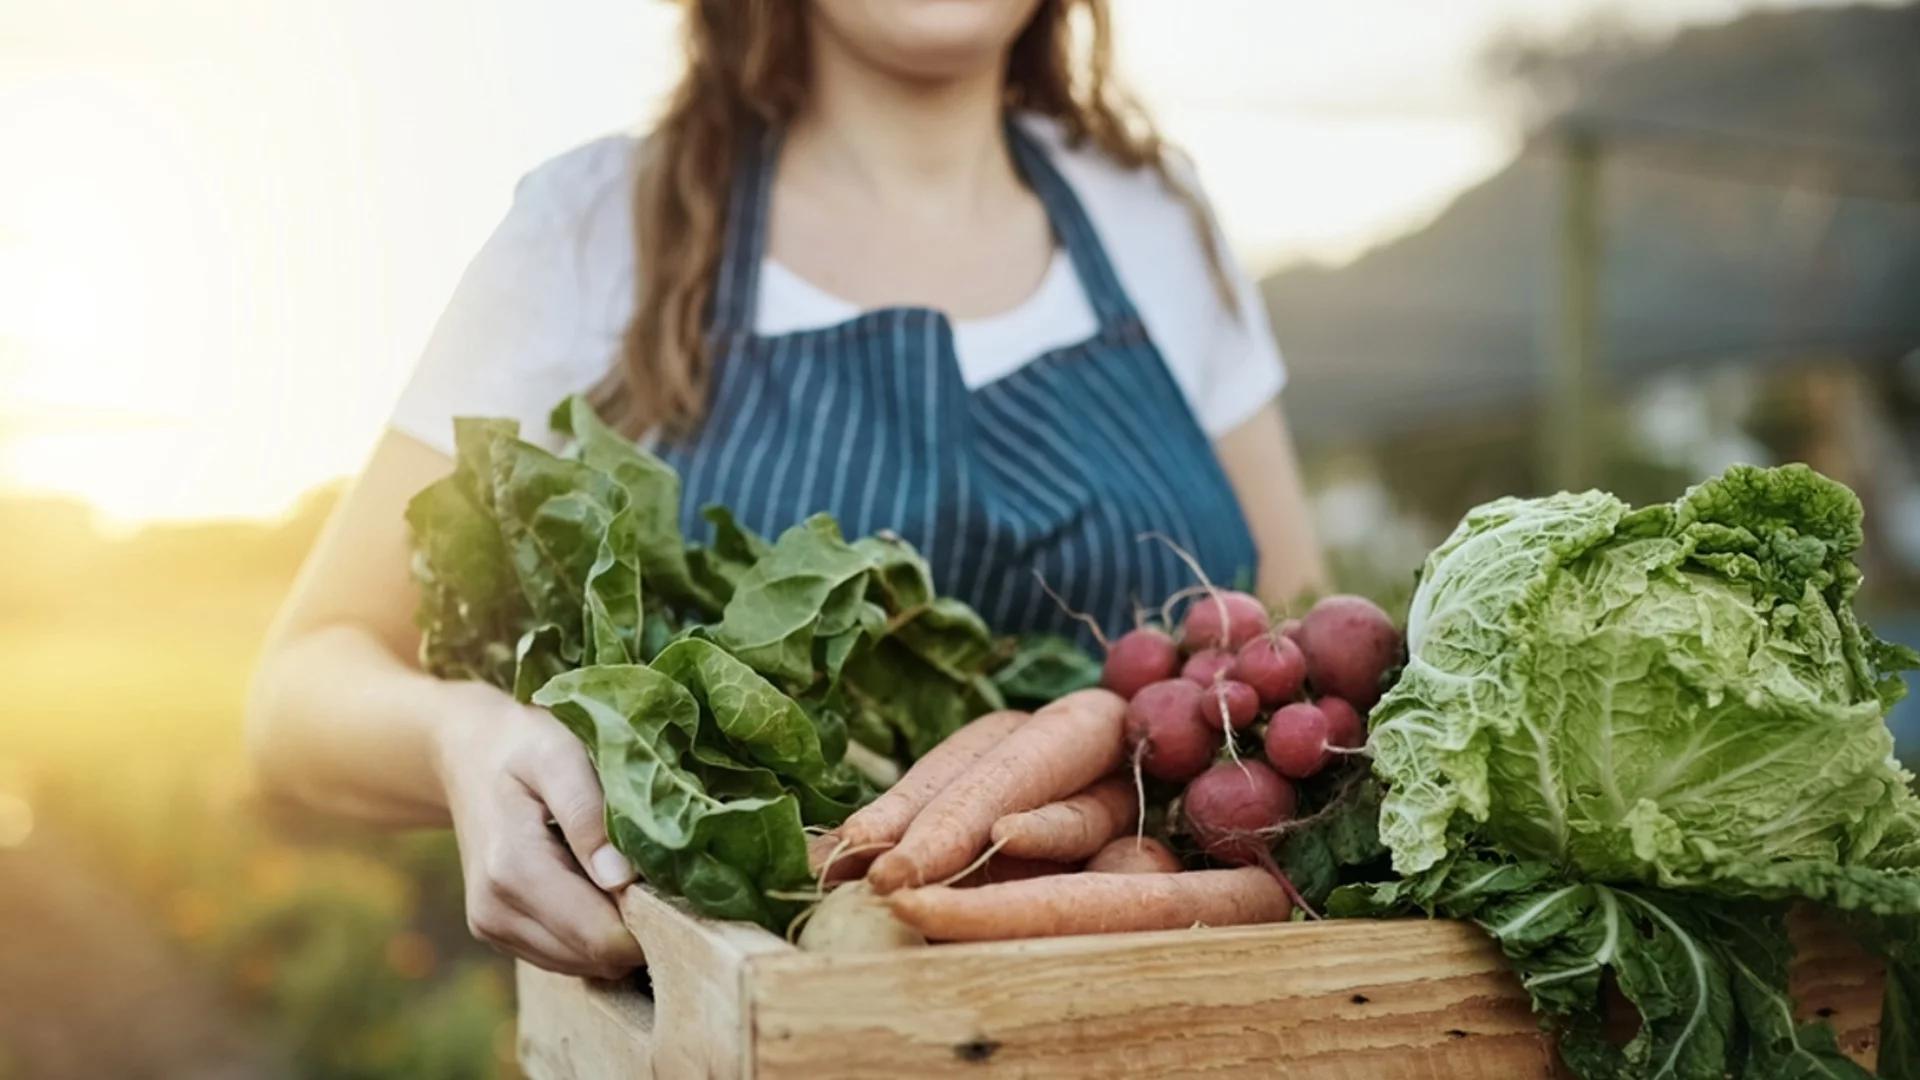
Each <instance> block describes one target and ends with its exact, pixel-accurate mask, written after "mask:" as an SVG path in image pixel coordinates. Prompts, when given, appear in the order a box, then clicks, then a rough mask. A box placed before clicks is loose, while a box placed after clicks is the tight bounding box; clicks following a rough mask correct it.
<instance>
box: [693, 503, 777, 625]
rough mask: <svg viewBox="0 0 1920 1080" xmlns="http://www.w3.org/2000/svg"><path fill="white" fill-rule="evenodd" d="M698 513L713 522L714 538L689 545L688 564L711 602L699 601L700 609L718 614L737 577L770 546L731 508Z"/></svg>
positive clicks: (719, 507)
mask: <svg viewBox="0 0 1920 1080" xmlns="http://www.w3.org/2000/svg"><path fill="white" fill-rule="evenodd" d="M700 516H701V517H704V518H706V519H707V521H708V523H709V524H711V525H712V526H713V529H714V541H713V544H712V546H710V547H698V546H689V547H688V548H687V567H688V572H689V573H690V574H692V576H693V580H694V582H695V584H696V585H697V586H698V588H700V589H701V590H702V591H703V593H704V594H705V595H706V596H708V597H711V598H712V602H711V604H703V605H701V611H702V613H703V614H706V615H713V616H718V615H719V614H720V612H721V611H722V610H723V609H724V608H725V607H726V604H727V601H729V600H731V599H733V592H734V590H735V589H736V588H738V587H739V584H740V579H741V578H743V577H745V576H746V573H747V571H748V570H751V569H752V568H753V565H754V564H755V563H757V562H759V561H760V560H761V559H762V558H765V557H766V554H767V552H768V551H770V550H772V549H771V546H770V545H768V543H767V542H766V541H765V540H762V539H761V538H760V537H759V536H757V535H755V534H754V533H753V532H752V531H751V530H749V529H747V528H745V527H743V526H742V525H741V524H740V523H739V522H738V521H735V520H734V517H733V511H731V510H729V509H727V508H726V507H724V506H708V507H705V508H704V509H702V510H701V512H700Z"/></svg>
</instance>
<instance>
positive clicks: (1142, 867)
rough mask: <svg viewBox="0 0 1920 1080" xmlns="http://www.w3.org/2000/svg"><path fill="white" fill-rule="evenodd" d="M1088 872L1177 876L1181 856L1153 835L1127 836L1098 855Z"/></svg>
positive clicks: (1090, 862)
mask: <svg viewBox="0 0 1920 1080" xmlns="http://www.w3.org/2000/svg"><path fill="white" fill-rule="evenodd" d="M1087 871H1088V872H1089V873H1096V874H1177V873H1179V872H1180V856H1178V855H1175V854H1174V853H1173V850H1172V849H1171V848H1169V847H1167V845H1165V844H1163V843H1161V842H1160V841H1158V840H1155V839H1154V838H1153V837H1151V836H1123V837H1121V838H1120V839H1118V840H1115V841H1114V842H1113V843H1111V844H1108V845H1107V846H1106V847H1103V848H1101V849H1100V850H1099V851H1097V852H1095V853H1094V856H1093V858H1091V859H1088V860H1087Z"/></svg>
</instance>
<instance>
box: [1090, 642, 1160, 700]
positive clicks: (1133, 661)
mask: <svg viewBox="0 0 1920 1080" xmlns="http://www.w3.org/2000/svg"><path fill="white" fill-rule="evenodd" d="M1179 670H1180V646H1179V645H1177V644H1175V643H1174V640H1173V635H1171V634H1169V633H1167V632H1166V631H1165V630H1159V629H1156V628H1154V627H1151V626H1143V627H1141V628H1140V629H1138V630H1129V631H1127V632H1126V633H1124V634H1122V635H1120V637H1119V638H1118V639H1117V640H1115V641H1114V643H1113V644H1112V645H1111V646H1109V647H1108V649H1107V662H1106V664H1104V665H1103V666H1102V667H1101V669H1100V685H1101V686H1104V687H1106V688H1107V689H1109V690H1111V691H1113V692H1114V693H1116V694H1119V695H1120V696H1121V697H1123V698H1132V697H1133V695H1135V694H1137V693H1139V692H1140V690H1141V688H1142V687H1144V686H1146V685H1147V684H1148V683H1156V682H1159V681H1160V680H1162V679H1171V678H1173V677H1174V675H1175V674H1176V673H1177V672H1178V671H1179Z"/></svg>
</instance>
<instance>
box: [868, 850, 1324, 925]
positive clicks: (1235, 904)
mask: <svg viewBox="0 0 1920 1080" xmlns="http://www.w3.org/2000/svg"><path fill="white" fill-rule="evenodd" d="M886 900H887V907H888V908H889V909H890V910H892V912H893V914H894V916H895V917H896V918H898V919H899V920H900V921H902V922H904V923H906V924H907V925H908V926H911V927H913V928H914V929H916V930H918V931H920V932H921V933H922V934H924V935H925V936H926V937H927V939H928V940H930V941H1005V940H1010V939H1014V938H1036V937H1060V936H1067V935H1074V934H1122V933H1133V932H1135V931H1140V930H1179V929H1183V928H1185V927H1190V926H1195V925H1201V926H1237V925H1241V924H1245V923H1265V922H1281V921H1283V920H1285V919H1286V918H1287V917H1288V916H1289V915H1290V914H1291V913H1292V911H1293V906H1292V904H1291V903H1289V902H1288V900H1287V893H1286V890H1284V889H1282V888H1281V887H1280V883H1279V882H1277V881H1275V880H1274V879H1273V875H1271V874H1269V873H1267V872H1266V871H1265V870H1262V869H1260V868H1258V867H1252V866H1243V867H1240V868H1238V869H1234V870H1192V871H1188V872H1187V873H1184V874H1096V873H1084V874H1062V875H1058V876H1055V877H1042V878H1031V879H1029V880H1026V881H1009V882H1006V883H1004V884H1000V885H981V886H979V887H977V888H972V889H955V888H950V887H948V886H945V885H930V886H928V887H926V888H922V889H900V890H898V891H895V892H893V893H891V894H889V895H888V896H887V898H886Z"/></svg>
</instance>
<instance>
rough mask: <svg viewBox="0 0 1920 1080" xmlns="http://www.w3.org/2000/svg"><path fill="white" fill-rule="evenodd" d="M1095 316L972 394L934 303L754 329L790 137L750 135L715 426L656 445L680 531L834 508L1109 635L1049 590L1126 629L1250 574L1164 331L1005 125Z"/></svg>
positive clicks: (1061, 617)
mask: <svg viewBox="0 0 1920 1080" xmlns="http://www.w3.org/2000/svg"><path fill="white" fill-rule="evenodd" d="M1007 137H1008V139H1009V141H1010V144H1011V150H1012V154H1013V159H1014V163H1015V165H1016V166H1017V168H1018V169H1019V171H1020V173H1021V174H1022V175H1023V177H1024V178H1025V180H1026V182H1027V183H1028V185H1029V186H1030V187H1031V188H1032V189H1033V191H1034V192H1035V194H1036V195H1037V196H1038V197H1039V199H1040V201H1041V203H1042V205H1043V206H1044V207H1045V209H1046V212H1047V215H1048V218H1049V219H1050V221H1051V222H1052V226H1053V230H1054V233H1055V235H1056V237H1057V239H1058V240H1059V242H1060V243H1061V244H1062V245H1064V246H1065V248H1066V250H1067V253H1068V255H1069V257H1070V258H1071V259H1072V261H1073V267H1074V270H1075V271H1076V272H1077V273H1078V275H1079V279H1080V284H1081V287H1082V288H1083V289H1084V290H1085V291H1086V295H1087V297H1088V299H1089V301H1090V302H1091V305H1092V307H1093V310H1094V312H1095V314H1096V315H1097V316H1098V319H1099V329H1098V331H1097V332H1096V333H1095V334H1094V335H1093V336H1092V337H1091V338H1089V339H1087V340H1085V341H1082V342H1080V343H1078V344H1075V345H1070V346H1067V347H1064V348H1059V349H1055V350H1053V351H1051V352H1047V353H1044V354H1042V355H1041V356H1039V357H1037V358H1035V359H1034V360H1032V361H1031V362H1030V363H1028V364H1026V365H1025V366H1023V367H1020V368H1018V369H1016V370H1015V371H1014V372H1013V373H1011V374H1009V375H1007V376H1005V377H1003V378H1001V379H998V380H996V381H994V382H992V383H989V384H987V385H985V386H982V387H979V388H978V389H975V390H971V391H970V390H969V389H968V388H967V386H966V385H965V384H964V383H963V382H962V380H961V374H960V366H959V362H958V360H957V358H956V356H955V353H954V345H953V333H952V327H951V325H950V324H949V322H948V320H947V318H946V317H945V316H944V315H943V314H941V313H940V312H938V311H933V310H928V309H925V308H910V307H893V308H884V309H879V310H874V311H868V312H865V313H863V314H861V315H859V316H857V317H855V318H852V319H849V320H847V321H846V322H843V323H840V324H838V325H835V326H829V327H825V328H822V329H810V330H804V331H800V332H797V333H789V334H781V335H777V336H773V337H765V336H760V335H757V334H755V333H754V332H753V317H754V310H755V295H756V290H757V287H758V276H759V269H760V265H761V260H762V257H763V254H762V253H763V251H764V249H765V244H766V233H767V208H768V204H769V201H770V193H771V190H772V185H773V174H774V162H775V160H776V157H777V153H778V140H777V138H775V137H773V136H772V135H769V136H768V137H766V138H762V139H756V140H753V141H752V142H751V143H750V148H749V149H748V151H747V152H746V153H745V154H744V157H743V161H742V163H741V165H740V167H739V170H738V172H737V175H736V179H735V183H734V191H733V195H732V203H731V205H730V206H729V208H728V214H727V235H726V241H725V244H726V246H725V249H724V252H723V254H722V261H721V264H720V269H719V275H720V276H719V279H718V281H717V282H716V288H715V296H714V303H713V309H712V323H711V330H712V333H713V335H714V336H713V339H712V340H713V341H714V342H715V352H714V368H713V389H712V392H711V400H710V402H709V408H708V413H707V420H706V422H705V423H703V424H702V425H701V427H700V428H699V429H698V430H697V431H696V432H694V433H693V434H691V435H689V436H687V437H685V438H683V439H680V440H677V441H674V442H672V443H669V444H666V445H663V446H661V447H659V448H658V449H659V452H660V453H661V456H663V457H664V458H666V459H667V460H668V461H669V462H671V463H672V464H673V465H674V467H675V468H676V469H678V470H679V471H680V475H681V477H682V478H683V482H684V484H685V494H684V502H683V504H682V522H681V524H682V527H683V528H684V529H685V530H686V533H687V535H688V536H689V537H706V538H710V537H711V535H712V527H711V526H710V525H709V524H708V523H707V522H706V521H705V520H704V519H703V518H702V517H701V516H700V513H699V511H700V508H701V507H702V506H705V505H708V504H712V503H720V504H724V505H726V506H729V507H731V508H732V509H733V511H734V514H735V516H736V517H737V518H738V520H739V521H740V522H741V523H742V524H744V525H746V526H748V527H750V528H752V529H754V530H755V531H756V532H759V533H761V534H762V535H765V536H769V537H771V536H774V535H776V534H778V533H779V532H780V531H782V530H784V529H786V528H788V527H790V526H792V525H794V524H797V523H798V522H800V521H802V520H804V519H805V518H806V517H808V516H809V515H811V514H814V513H817V512H821V511H824V512H827V513H830V514H832V515H833V516H834V517H835V518H837V519H838V520H839V522H840V526H841V529H842V530H843V531H844V532H845V534H846V535H847V536H848V537H854V536H865V535H869V534H871V533H874V532H877V531H879V530H882V529H890V530H892V531H894V532H895V533H898V534H899V535H900V536H902V537H904V538H905V539H906V540H907V541H908V542H910V543H911V544H913V545H914V546H915V547H916V548H917V549H918V550H919V551H920V553H921V554H922V555H923V556H924V557H925V558H926V559H927V561H928V564H929V565H930V566H931V567H932V570H933V575H934V582H935V585H936V586H937V587H938V588H939V589H940V591H941V592H942V593H944V594H946V595H950V596H955V597H958V598H960V599H961V600H964V601H966V602H967V603H968V604H970V605H972V606H973V607H974V609H975V610H977V611H978V612H980V614H981V615H982V616H984V617H985V618H986V620H987V622H988V624H989V625H990V626H991V627H992V628H993V629H994V631H995V632H997V633H1026V632H1055V633H1062V634H1066V635H1068V636H1070V637H1073V638H1075V639H1076V640H1078V641H1080V642H1081V643H1082V644H1089V643H1090V637H1091V635H1090V634H1089V633H1088V632H1087V631H1086V630H1085V628H1084V627H1083V626H1082V625H1081V624H1080V623H1079V622H1077V621H1075V620H1074V619H1072V618H1071V617H1070V616H1069V615H1068V614H1067V613H1066V612H1065V611H1063V610H1062V609H1061V607H1060V605H1059V604H1057V603H1055V602H1054V601H1053V600H1052V599H1051V598H1050V597H1048V596H1047V595H1046V592H1045V591H1044V590H1043V589H1042V588H1041V587H1040V581H1039V580H1037V579H1036V572H1038V574H1039V575H1041V576H1043V577H1044V581H1045V583H1046V585H1047V586H1049V587H1050V588H1052V589H1053V590H1054V591H1055V592H1057V593H1058V594H1059V595H1060V597H1061V599H1062V600H1063V601H1064V602H1065V604H1066V605H1067V606H1069V607H1071V608H1073V609H1074V610H1075V611H1079V612H1084V613H1087V614H1090V615H1092V616H1093V617H1094V618H1095V619H1096V620H1097V621H1098V622H1099V623H1100V625H1101V626H1102V627H1103V628H1105V629H1106V631H1107V632H1108V633H1109V634H1111V633H1114V632H1116V631H1123V630H1125V629H1128V628H1131V627H1132V625H1133V622H1134V610H1135V604H1136V603H1137V604H1142V605H1145V606H1147V607H1149V608H1158V607H1159V605H1160V604H1161V602H1162V601H1163V600H1164V599H1165V598H1166V597H1167V596H1168V595H1170V594H1171V593H1173V592H1175V591H1176V590H1178V589H1181V588H1185V587H1186V586H1189V585H1192V584H1194V583H1195V580H1196V579H1195V578H1194V575H1193V573H1192V571H1191V570H1190V569H1189V568H1188V567H1187V566H1186V565H1184V564H1183V563H1182V562H1181V561H1180V560H1179V558H1178V557H1177V556H1176V555H1175V554H1174V553H1173V552H1172V551H1171V550H1170V549H1169V548H1168V547H1167V546H1166V545H1165V544H1164V543H1161V542H1160V541H1158V540H1155V539H1150V538H1148V537H1147V534H1151V533H1159V534H1162V535H1164V536H1165V537H1167V538H1169V539H1171V540H1173V541H1174V542H1175V543H1178V544H1179V545H1180V546H1181V547H1182V548H1184V549H1185V550H1186V551H1187V552H1189V553H1191V554H1192V555H1193V557H1194V558H1195V559H1196V560H1197V561H1198V562H1199V564H1200V565H1201V566H1202V567H1204V568H1205V570H1206V572H1207V575H1208V576H1209V577H1210V578H1211V579H1212V580H1213V581H1214V582H1216V583H1218V584H1222V585H1225V584H1231V583H1235V582H1238V583H1240V584H1242V585H1245V584H1247V583H1250V582H1251V580H1252V578H1253V573H1254V565H1255V552H1254V544H1253V537H1252V535H1251V533H1250V532H1249V530H1248V528H1247V524H1246V520H1245V518H1244V517H1243V516H1242V514H1241V509H1240V505H1239V503H1238V501H1237V500H1236V499H1235V496H1234V492H1233V489H1232V488H1231V487H1230V486H1229V484H1228V481H1227V478H1226V475H1225V473H1224V472H1223V471H1222V470H1221V467H1220V464H1219V462H1218V460H1217V459H1216V458H1215V457H1214V454H1213V447H1212V444H1211V443H1210V441H1209V440H1208V438H1207V436H1206V435H1205V433H1204V432H1203V431H1202V430H1201V428H1200V426H1199V424H1198V422H1197V421H1196V420H1195V418H1194V415H1193V413H1192V411H1191V410H1190V408H1189V407H1188V405H1187V402H1186V398H1185V396H1184V395H1183V394H1182V392H1181V389H1180V387H1179V385H1178V384H1177V383H1176V382H1175V381H1174V379H1173V376H1172V374H1171V373H1170V372H1169V371H1168V369H1167V366H1166V363H1165V362H1164V361H1163V360H1162V359H1161V356H1160V352H1159V350H1158V349H1157V348H1155V347H1154V344H1153V342H1152V341H1151V340H1150V339H1149V338H1148V337H1147V333H1146V329H1145V327H1144V326H1143V325H1142V323H1141V321H1140V316H1139V314H1138V313H1137V312H1135V310H1134V308H1133V304H1132V302H1131V301H1130V300H1129V299H1128V298H1127V294H1126V291H1125V290H1124V289H1123V288H1122V287H1121V285H1120V281H1119V279H1118V278H1117V277H1116V276H1115V274H1114V271H1113V267H1112V265H1111V264H1110V263H1109V262H1108V260H1107V255H1106V251H1105V249H1104V248H1103V247H1102V246H1101V243H1100V240H1099V238H1098V236H1096V235H1095V233H1094V230H1093V226H1092V224H1091V222H1090V221H1089V220H1088V219H1087V215H1086V212H1085V210H1084V209H1083V208H1082V207H1081V205H1080V201H1079V199H1078V198H1077V197H1076V196H1075V194H1074V192H1073V190H1072V188H1071V187H1070V186H1069V184H1068V183H1067V181H1066V180H1065V179H1064V178H1063V177H1062V176H1061V175H1060V174H1059V172H1057V171H1056V170H1055V168H1054V165H1053V163H1052V162H1051V161H1050V160H1049V159H1048V157H1047V154H1046V151H1045V150H1043V149H1042V148H1041V147H1040V146H1039V145H1037V144H1036V143H1035V142H1034V141H1033V139H1032V137H1031V136H1030V135H1028V134H1027V133H1026V132H1025V131H1023V130H1021V129H1020V128H1019V126H1018V125H1017V124H1013V123H1009V124H1008V125H1007Z"/></svg>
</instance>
